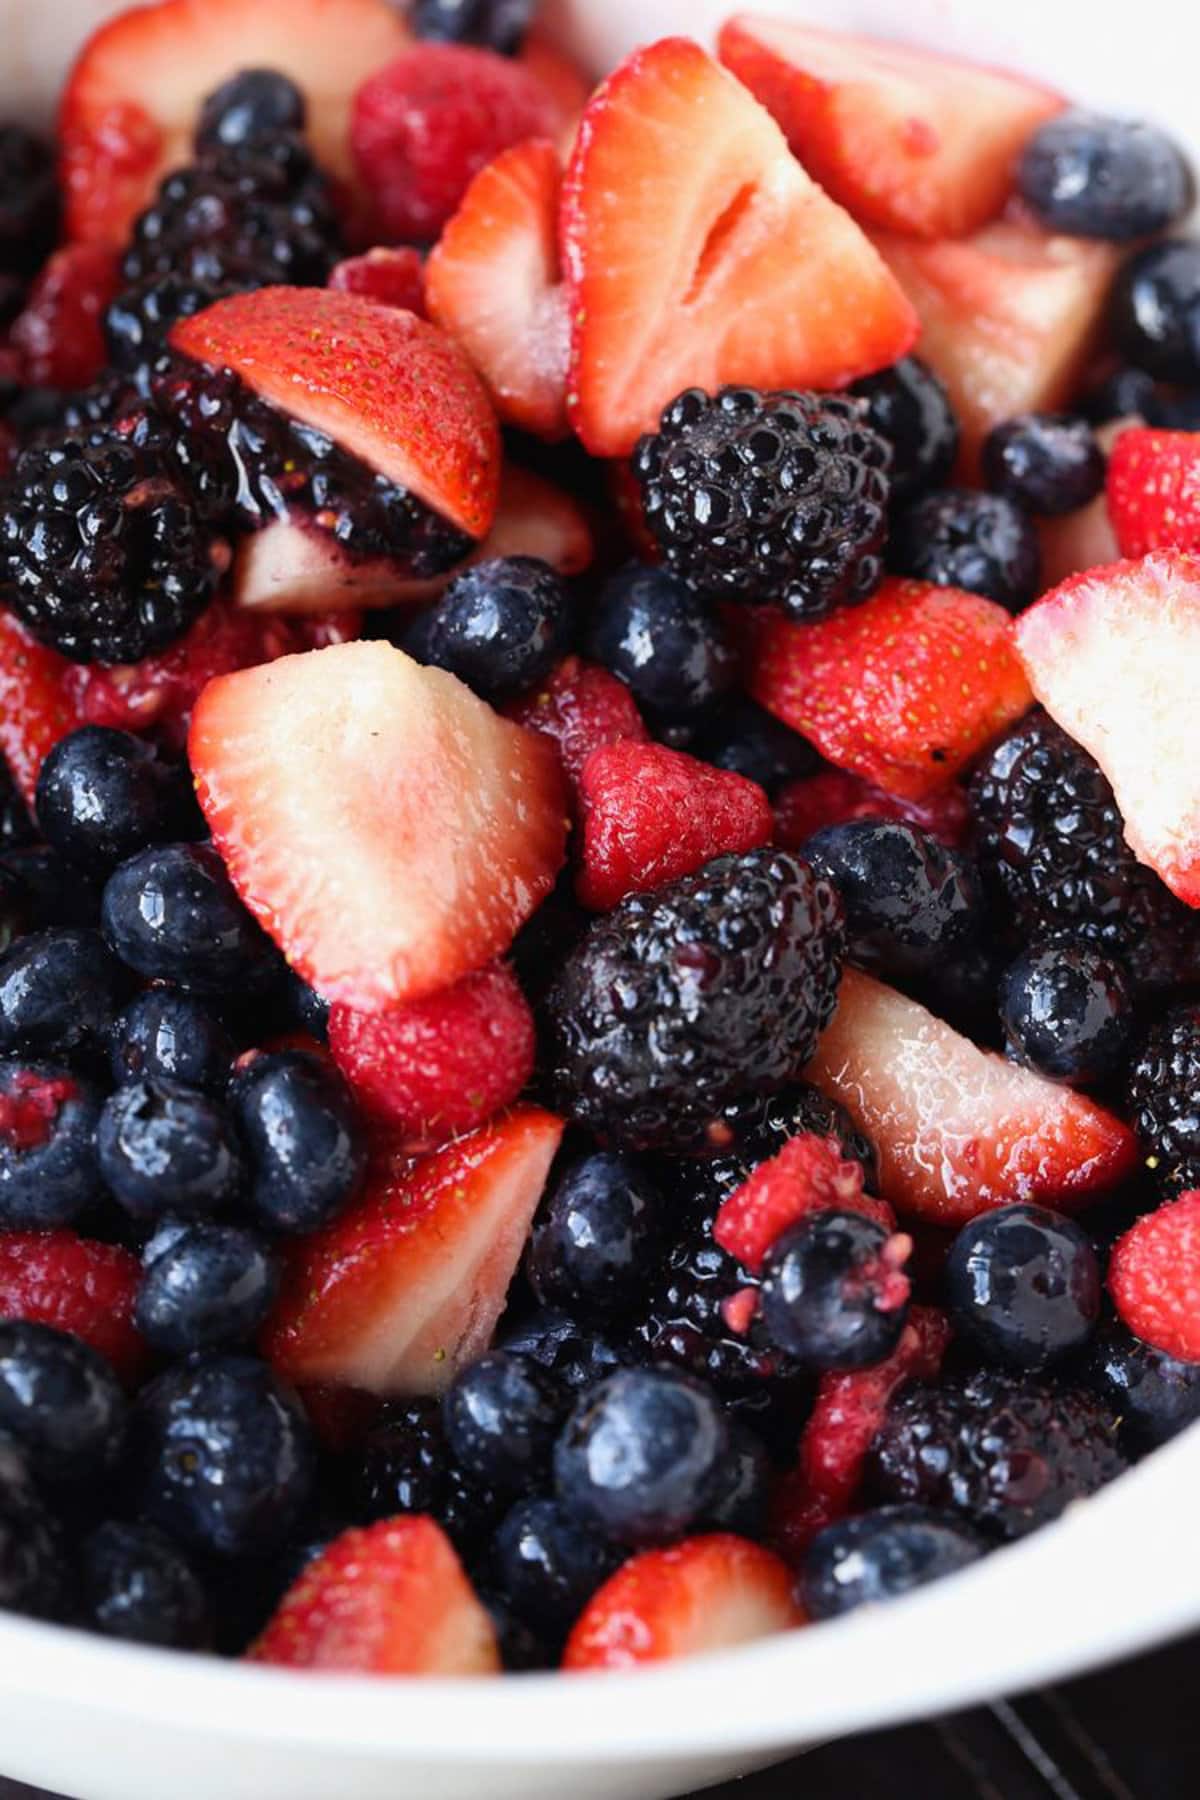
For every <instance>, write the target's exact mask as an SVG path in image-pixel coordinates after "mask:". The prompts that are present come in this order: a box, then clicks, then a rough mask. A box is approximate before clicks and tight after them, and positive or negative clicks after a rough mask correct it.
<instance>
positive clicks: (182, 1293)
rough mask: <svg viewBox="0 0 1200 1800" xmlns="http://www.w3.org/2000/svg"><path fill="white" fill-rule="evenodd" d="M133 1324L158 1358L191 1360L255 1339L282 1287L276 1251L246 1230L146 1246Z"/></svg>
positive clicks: (174, 1236) (200, 1231)
mask: <svg viewBox="0 0 1200 1800" xmlns="http://www.w3.org/2000/svg"><path fill="white" fill-rule="evenodd" d="M143 1260H144V1263H145V1273H144V1275H143V1276H142V1281H141V1286H140V1287H139V1289H138V1296H137V1304H136V1308H135V1311H134V1323H135V1324H136V1325H137V1328H138V1330H139V1331H140V1332H141V1334H142V1336H143V1337H144V1338H145V1339H146V1341H147V1343H149V1344H153V1345H154V1348H155V1349H156V1350H165V1351H166V1352H167V1354H168V1355H171V1356H185V1355H187V1354H188V1353H189V1352H191V1351H193V1350H218V1349H224V1348H227V1347H229V1346H232V1345H235V1344H242V1343H245V1342H247V1341H248V1340H249V1339H250V1338H252V1337H253V1335H254V1333H255V1332H256V1331H257V1330H258V1327H259V1326H260V1325H261V1324H262V1322H263V1320H264V1319H265V1318H266V1316H267V1313H268V1312H269V1311H270V1308H271V1303H272V1301H273V1300H274V1298H275V1293H276V1289H277V1287H278V1282H279V1271H278V1267H277V1265H276V1260H275V1257H274V1256H273V1254H272V1253H271V1251H270V1250H269V1249H268V1248H267V1246H266V1245H265V1244H264V1243H263V1241H262V1239H261V1238H260V1237H259V1236H258V1234H257V1233H256V1232H253V1231H247V1230H246V1229H245V1227H244V1226H241V1225H214V1224H211V1223H209V1222H208V1221H205V1222H203V1223H198V1224H195V1225H186V1226H184V1228H183V1229H182V1230H178V1231H176V1230H174V1229H172V1230H171V1232H170V1235H169V1239H168V1241H167V1242H165V1243H160V1242H159V1241H158V1240H157V1238H152V1239H151V1240H150V1243H149V1244H148V1245H147V1246H146V1251H145V1256H144V1259H143Z"/></svg>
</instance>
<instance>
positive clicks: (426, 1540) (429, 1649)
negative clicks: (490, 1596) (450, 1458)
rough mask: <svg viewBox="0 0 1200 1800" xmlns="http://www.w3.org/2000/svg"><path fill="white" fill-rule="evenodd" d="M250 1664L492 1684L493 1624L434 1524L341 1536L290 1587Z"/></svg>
mask: <svg viewBox="0 0 1200 1800" xmlns="http://www.w3.org/2000/svg"><path fill="white" fill-rule="evenodd" d="M246 1655H247V1657H248V1659H249V1660H250V1661H251V1662H260V1663H276V1664H279V1665H280V1666H281V1667H283V1668H288V1669H332V1670H340V1671H342V1672H343V1673H345V1674H356V1675H498V1674H499V1673H500V1652H499V1648H498V1647H497V1644H496V1633H495V1629H494V1627H493V1625H492V1621H491V1619H490V1617H489V1615H488V1613H487V1611H486V1609H485V1608H484V1606H483V1605H482V1603H481V1602H480V1600H479V1597H478V1595H477V1594H476V1592H475V1590H474V1588H473V1587H472V1586H471V1583H470V1582H469V1581H468V1580H467V1577H466V1575H465V1574H464V1573H463V1567H462V1564H461V1563H460V1562H459V1560H458V1557H457V1556H456V1555H455V1554H454V1550H453V1547H452V1546H451V1544H450V1540H449V1539H448V1538H447V1537H446V1535H445V1533H444V1532H443V1531H442V1530H441V1529H440V1527H439V1526H437V1525H435V1524H434V1522H433V1520H432V1519H426V1518H422V1517H421V1516H420V1515H417V1516H414V1517H411V1518H399V1519H380V1520H379V1521H378V1522H377V1523H376V1524H374V1525H368V1526H366V1527H365V1528H364V1529H362V1530H354V1531H344V1532H343V1533H342V1534H341V1536H340V1537H337V1538H335V1539H334V1540H333V1542H332V1544H330V1545H329V1546H328V1548H327V1549H325V1550H322V1552H321V1554H320V1555H319V1556H316V1557H314V1558H313V1560H312V1562H310V1563H309V1564H308V1567H307V1568H306V1569H305V1570H304V1571H303V1572H302V1574H301V1575H300V1576H299V1577H298V1579H297V1580H296V1581H295V1582H293V1584H292V1586H291V1587H290V1588H289V1589H288V1591H287V1593H286V1594H285V1595H284V1596H283V1599H282V1600H281V1601H280V1602H279V1606H278V1607H277V1609H276V1611H275V1613H274V1615H273V1616H272V1618H271V1619H269V1620H268V1622H267V1625H266V1627H265V1629H264V1630H263V1632H262V1633H261V1635H260V1636H259V1637H258V1639H257V1640H256V1642H255V1643H253V1644H252V1645H251V1646H250V1649H249V1650H248V1651H247V1652H246Z"/></svg>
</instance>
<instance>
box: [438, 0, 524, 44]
mask: <svg viewBox="0 0 1200 1800" xmlns="http://www.w3.org/2000/svg"><path fill="white" fill-rule="evenodd" d="M536 6H537V0H415V4H414V5H413V8H412V11H411V12H410V13H409V15H408V22H409V24H410V26H411V27H412V29H413V31H414V32H415V33H416V35H417V37H419V38H427V39H430V40H432V41H433V42H435V43H441V44H478V45H480V46H481V48H483V49H484V50H497V51H499V53H500V55H501V56H513V55H514V54H515V53H516V52H517V51H518V50H519V49H520V47H521V43H522V41H523V39H524V37H525V33H526V32H527V31H528V30H529V25H530V21H531V20H532V18H533V15H534V12H535V10H536Z"/></svg>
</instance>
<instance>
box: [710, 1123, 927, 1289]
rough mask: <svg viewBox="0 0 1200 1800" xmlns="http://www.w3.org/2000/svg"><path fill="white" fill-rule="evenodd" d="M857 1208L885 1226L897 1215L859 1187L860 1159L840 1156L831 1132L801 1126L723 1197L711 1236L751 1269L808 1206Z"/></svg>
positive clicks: (758, 1265)
mask: <svg viewBox="0 0 1200 1800" xmlns="http://www.w3.org/2000/svg"><path fill="white" fill-rule="evenodd" d="M831 1207H832V1208H837V1209H838V1210H839V1211H841V1212H856V1213H862V1214H863V1215H864V1217H865V1218H868V1219H874V1220H875V1221H876V1223H877V1224H879V1225H884V1226H886V1227H887V1229H888V1230H889V1231H894V1230H895V1229H896V1215H895V1213H894V1212H893V1211H892V1209H891V1207H890V1206H889V1205H888V1203H887V1201H886V1200H875V1199H872V1197H871V1195H870V1194H866V1193H864V1192H863V1172H862V1165H861V1164H860V1163H857V1162H855V1161H854V1160H853V1158H847V1157H843V1155H842V1150H841V1146H840V1144H839V1143H838V1141H837V1139H836V1138H833V1137H827V1138H823V1137H818V1136H817V1134H816V1133H815V1132H813V1131H802V1132H800V1133H799V1134H798V1135H797V1136H796V1137H794V1138H789V1139H788V1141H787V1143H786V1144H785V1145H784V1146H783V1148H782V1150H780V1151H778V1152H777V1153H776V1155H774V1156H772V1157H769V1158H768V1159H767V1161H766V1162H761V1163H759V1165H758V1167H757V1168H756V1169H753V1170H752V1171H751V1173H750V1174H749V1175H748V1176H747V1177H746V1179H745V1181H743V1182H742V1183H741V1184H740V1186H738V1187H736V1188H735V1189H734V1190H733V1192H732V1193H731V1194H730V1195H729V1197H728V1198H727V1199H726V1200H724V1201H722V1203H721V1206H720V1209H719V1211H718V1213H717V1216H716V1219H715V1221H714V1223H713V1237H714V1238H715V1239H716V1241H717V1243H718V1244H719V1245H720V1246H721V1248H722V1250H727V1251H728V1252H729V1254H730V1256H736V1258H737V1260H738V1261H739V1262H740V1263H741V1264H742V1266H743V1267H744V1268H747V1269H751V1270H753V1272H754V1273H755V1274H757V1273H758V1271H759V1270H760V1269H761V1268H762V1263H763V1257H764V1256H765V1255H766V1254H767V1251H768V1250H769V1249H770V1248H771V1245H772V1244H773V1243H774V1242H775V1240H776V1238H779V1237H782V1236H783V1233H784V1232H785V1231H787V1230H788V1228H789V1226H792V1225H794V1224H795V1223H796V1222H797V1220H799V1219H803V1218H805V1217H806V1216H807V1214H809V1213H811V1212H827V1211H829V1209H830V1208H831Z"/></svg>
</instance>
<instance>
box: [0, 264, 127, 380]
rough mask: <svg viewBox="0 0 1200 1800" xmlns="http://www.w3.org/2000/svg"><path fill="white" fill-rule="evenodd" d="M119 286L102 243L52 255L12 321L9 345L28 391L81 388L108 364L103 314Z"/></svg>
mask: <svg viewBox="0 0 1200 1800" xmlns="http://www.w3.org/2000/svg"><path fill="white" fill-rule="evenodd" d="M119 285H120V276H119V272H118V268H117V258H116V255H115V254H114V252H113V251H112V250H110V249H109V248H108V247H107V246H106V245H104V244H68V245H67V246H66V248H65V249H63V250H56V251H55V252H54V254H53V256H51V257H50V259H49V261H48V262H46V263H45V264H44V265H43V267H42V269H41V272H40V273H39V274H38V276H37V277H36V278H35V280H34V283H33V286H32V287H31V288H30V290H29V293H28V295H27V296H26V300H25V305H24V307H23V308H22V310H21V311H20V312H19V313H18V314H17V317H16V318H15V319H14V321H13V325H12V332H11V342H12V345H13V348H14V349H15V350H16V352H17V356H18V358H19V366H20V370H21V379H22V381H23V382H25V383H26V385H27V386H29V387H57V388H82V387H87V386H88V385H89V383H90V382H93V381H95V379H96V377H97V375H99V373H100V371H101V369H102V368H103V367H104V365H105V364H106V363H107V361H108V348H107V346H106V344H105V342H104V331H103V323H104V313H105V309H106V307H107V306H108V303H109V301H110V300H111V299H112V298H113V296H114V295H115V294H116V291H117V288H118V287H119Z"/></svg>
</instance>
